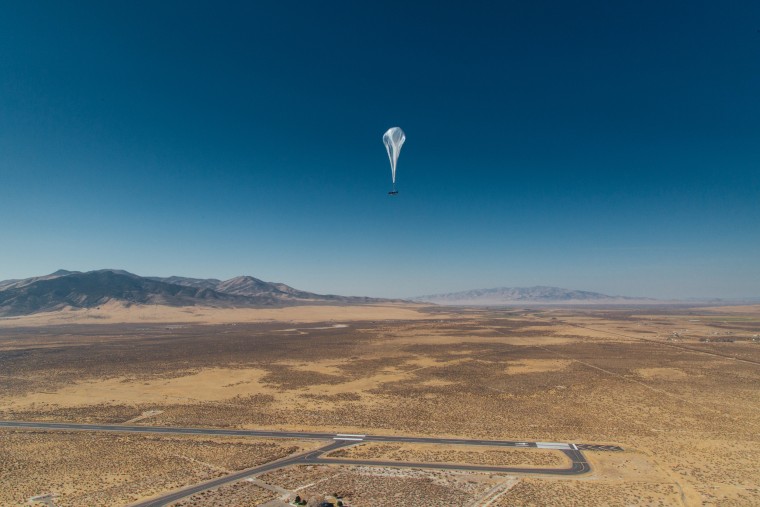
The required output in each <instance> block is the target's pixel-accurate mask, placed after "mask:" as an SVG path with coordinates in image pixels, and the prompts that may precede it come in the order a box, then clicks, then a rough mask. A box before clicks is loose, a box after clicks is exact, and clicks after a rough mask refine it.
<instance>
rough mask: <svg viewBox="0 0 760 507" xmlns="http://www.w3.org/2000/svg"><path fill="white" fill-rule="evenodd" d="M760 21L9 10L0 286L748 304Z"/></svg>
mask: <svg viewBox="0 0 760 507" xmlns="http://www.w3.org/2000/svg"><path fill="white" fill-rule="evenodd" d="M759 30H760V2H757V1H756V0H751V1H750V0H748V1H742V0H736V1H731V2H714V1H709V2H708V1H692V2H663V1H656V2H653V1H624V2H614V1H613V2H610V1H608V0H605V1H596V2H595V1H584V2H561V1H555V2H547V1H533V0H531V1H522V2H511V1H505V2H452V3H451V5H446V2H429V3H428V2H396V3H394V2H376V3H372V2H357V1H350V2H348V1H347V2H305V1H304V2H288V1H281V2H239V3H234V2H207V3H202V2H192V1H183V2H176V3H172V2H102V1H93V2H81V1H73V2H57V1H56V2H41V1H29V2H4V3H3V4H2V6H0V279H5V278H18V277H26V276H32V275H39V274H43V273H48V272H52V271H54V270H56V269H58V268H66V269H76V270H89V269H99V268H105V267H113V268H123V269H127V270H129V271H132V272H135V273H138V274H141V275H159V276H168V275H185V276H197V277H216V278H229V277H232V276H235V275H239V274H250V275H253V276H256V277H259V278H262V279H265V280H270V281H281V282H285V283H288V284H291V285H293V286H295V287H298V288H301V289H306V290H312V291H317V292H330V293H340V294H361V295H371V296H413V295H419V294H428V293H432V292H444V291H454V290H462V289H470V288H481V287H494V286H502V285H505V286H525V285H536V284H544V285H557V286H563V287H569V288H575V289H588V290H597V291H601V292H605V293H611V294H623V295H643V296H653V297H690V296H692V297H707V296H718V297H740V296H760V91H759V90H760V31H759ZM394 125H398V126H400V127H402V128H403V129H404V130H405V131H406V134H407V142H406V144H405V146H404V148H403V150H402V153H401V157H400V160H399V165H398V188H399V190H400V194H399V196H398V197H396V198H393V197H389V196H388V195H387V194H386V192H387V191H388V190H390V169H389V165H388V160H387V156H386V154H385V149H384V147H383V144H382V141H381V138H382V134H383V132H384V131H385V130H386V129H387V128H389V127H391V126H394Z"/></svg>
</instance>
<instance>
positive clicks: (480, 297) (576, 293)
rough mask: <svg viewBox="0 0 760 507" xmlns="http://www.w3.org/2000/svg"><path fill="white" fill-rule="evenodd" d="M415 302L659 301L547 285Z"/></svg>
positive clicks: (452, 294)
mask: <svg viewBox="0 0 760 507" xmlns="http://www.w3.org/2000/svg"><path fill="white" fill-rule="evenodd" d="M411 299H412V301H417V302H427V303H435V304H439V305H508V304H521V303H543V304H616V303H628V304H635V303H654V302H656V300H654V299H648V298H629V297H622V296H608V295H606V294H600V293H598V292H589V291H583V290H571V289H562V288H559V287H544V286H535V287H497V288H494V289H474V290H466V291H462V292H450V293H446V294H431V295H427V296H419V297H415V298H411Z"/></svg>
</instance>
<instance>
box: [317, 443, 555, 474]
mask: <svg viewBox="0 0 760 507" xmlns="http://www.w3.org/2000/svg"><path fill="white" fill-rule="evenodd" d="M330 457H332V458H345V459H369V460H377V461H383V460H385V461H405V462H413V463H455V464H462V465H493V466H527V467H533V466H535V467H541V468H548V467H551V468H559V467H564V466H570V460H569V459H568V458H567V456H565V455H564V454H562V453H560V452H558V451H550V450H544V449H509V448H504V447H490V446H464V445H445V444H441V445H431V444H390V443H389V444H386V443H374V442H372V443H365V444H361V445H358V446H353V447H348V448H345V449H338V450H337V451H334V452H332V453H330Z"/></svg>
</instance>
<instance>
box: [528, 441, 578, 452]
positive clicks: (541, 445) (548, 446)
mask: <svg viewBox="0 0 760 507" xmlns="http://www.w3.org/2000/svg"><path fill="white" fill-rule="evenodd" d="M536 447H538V448H539V449H563V450H571V449H572V447H570V444H563V443H560V442H536Z"/></svg>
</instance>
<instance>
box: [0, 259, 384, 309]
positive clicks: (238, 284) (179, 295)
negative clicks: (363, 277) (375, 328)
mask: <svg viewBox="0 0 760 507" xmlns="http://www.w3.org/2000/svg"><path fill="white" fill-rule="evenodd" d="M109 301H118V302H122V303H125V304H160V305H168V306H197V305H202V306H215V307H226V308H232V307H250V308H255V307H271V306H285V305H292V304H308V303H314V304H318V303H328V302H330V303H351V304H361V303H373V302H383V301H385V302H387V301H389V300H382V299H373V298H364V297H345V296H334V295H320V294H314V293H311V292H305V291H300V290H297V289H294V288H292V287H289V286H287V285H285V284H280V283H270V282H265V281H263V280H259V279H257V278H253V277H250V276H240V277H236V278H232V279H230V280H226V281H221V280H216V279H198V278H184V277H177V276H173V277H168V278H159V277H141V276H138V275H135V274H133V273H129V272H128V271H123V270H113V269H103V270H97V271H88V272H80V271H66V270H59V271H56V272H55V273H51V274H50V275H45V276H40V277H33V278H27V279H23V280H6V281H0V316H16V315H28V314H32V313H39V312H49V311H56V310H61V309H65V308H74V309H77V308H93V307H97V306H100V305H103V304H105V303H107V302H109Z"/></svg>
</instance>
